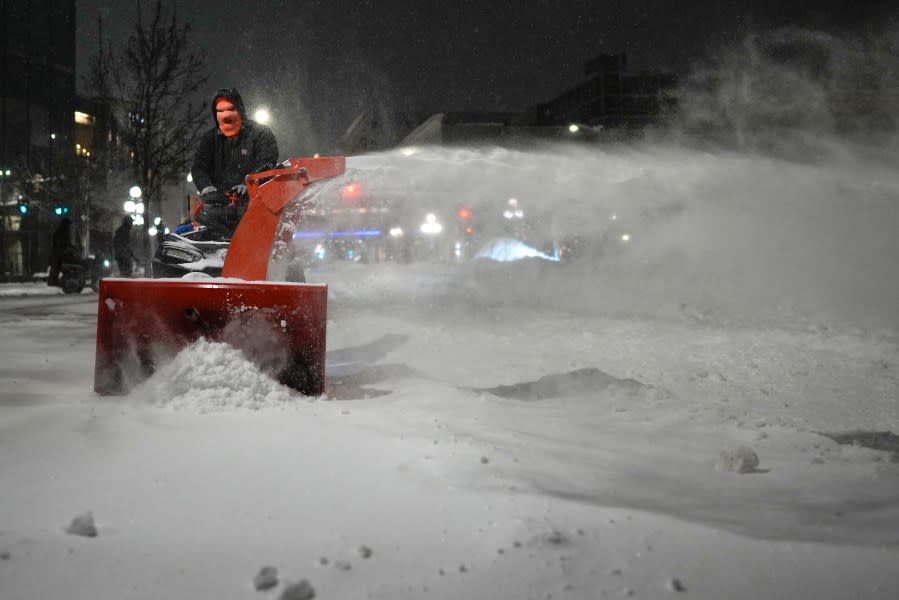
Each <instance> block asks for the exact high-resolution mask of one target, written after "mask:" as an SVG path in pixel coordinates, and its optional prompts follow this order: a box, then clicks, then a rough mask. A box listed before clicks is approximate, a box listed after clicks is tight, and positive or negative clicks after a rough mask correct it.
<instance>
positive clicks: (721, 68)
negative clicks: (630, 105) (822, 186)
mask: <svg viewBox="0 0 899 600" xmlns="http://www.w3.org/2000/svg"><path fill="white" fill-rule="evenodd" d="M897 33H899V28H897V27H896V26H895V25H894V26H892V29H891V30H890V31H887V32H886V33H885V34H883V35H880V36H877V37H871V38H866V39H860V38H850V37H841V36H837V35H834V34H830V33H824V32H819V31H810V30H804V29H795V28H784V29H779V30H776V31H773V32H768V33H755V34H750V35H748V36H747V37H746V38H744V39H743V40H742V42H741V43H740V44H739V45H737V46H735V47H727V48H722V49H719V50H718V51H716V52H713V53H711V55H712V56H715V57H717V58H716V59H713V60H712V61H711V62H708V63H706V64H705V65H701V66H697V67H696V68H694V70H693V72H692V73H691V75H690V76H689V77H688V78H687V80H686V81H685V82H684V85H683V86H682V89H681V91H680V94H679V101H678V103H679V114H678V117H679V119H678V126H679V128H681V129H682V131H683V132H685V133H687V134H689V135H691V136H692V137H697V136H699V137H702V138H706V139H708V138H712V140H713V141H716V142H719V143H721V144H723V145H725V146H727V147H732V148H733V147H735V148H738V149H746V150H752V151H762V152H766V153H773V154H775V155H778V156H783V157H785V158H791V159H797V158H801V159H802V160H809V159H810V158H814V157H820V156H822V155H825V156H827V155H832V154H833V153H834V152H837V153H838V152H840V151H841V150H840V146H841V144H843V143H846V142H851V143H853V144H859V143H861V144H865V145H869V144H872V143H873V144H876V145H878V146H882V145H885V144H894V143H895V137H896V133H897V126H899V109H897V104H896V98H897V95H899V45H897Z"/></svg>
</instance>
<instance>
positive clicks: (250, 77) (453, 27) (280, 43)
mask: <svg viewBox="0 0 899 600" xmlns="http://www.w3.org/2000/svg"><path fill="white" fill-rule="evenodd" d="M76 2H77V7H78V48H77V52H78V57H77V61H78V68H79V77H80V76H81V75H83V74H85V73H86V67H87V64H88V60H89V58H90V57H91V56H92V55H94V54H95V53H96V48H97V24H96V22H97V16H102V17H103V18H104V21H105V25H104V35H105V37H107V39H108V40H109V41H111V42H113V43H117V42H118V43H121V42H123V41H124V40H125V39H126V38H127V35H128V34H129V32H130V31H131V29H132V28H133V25H134V22H135V15H136V8H135V6H136V1H135V0H130V1H129V0H124V1H123V2H121V3H110V2H108V1H107V0H76ZM164 4H165V5H168V6H171V2H164ZM889 4H890V3H887V2H865V1H863V0H862V1H859V2H846V1H840V2H837V1H832V0H823V1H818V2H796V1H791V0H783V1H774V0H771V1H769V0H761V1H756V2H751V1H750V2H738V1H735V0H718V1H709V0H704V1H703V0H670V1H664V0H662V1H660V0H656V1H648V0H612V1H599V0H557V1H540V0H530V1H491V0H455V1H445V0H444V1H435V0H409V1H406V2H399V1H396V0H380V1H373V0H351V1H344V0H323V1H320V0H305V1H298V0H295V1H288V0H267V1H256V2H253V1H240V0H231V1H230V2H227V1H221V0H217V1H214V0H193V1H179V2H175V3H174V5H175V6H176V10H177V14H178V17H179V20H181V21H186V22H188V23H190V24H191V26H192V29H193V32H194V42H195V43H196V45H197V46H198V48H199V49H200V50H201V51H202V52H203V54H204V55H205V57H206V61H207V65H208V67H209V73H210V79H209V82H208V87H209V92H210V94H211V93H212V92H213V91H214V90H215V89H216V88H219V87H230V86H235V87H237V88H238V89H239V90H240V91H241V93H242V95H243V96H244V100H245V101H246V103H247V107H248V109H250V110H251V111H252V110H253V108H255V107H256V106H259V105H261V104H265V105H267V106H268V107H270V109H271V112H272V114H273V122H272V128H273V129H274V131H275V134H276V136H277V137H278V141H279V145H280V146H281V154H282V157H287V156H290V155H299V154H306V153H312V152H328V151H329V150H330V149H331V148H333V147H334V146H335V145H336V144H337V142H338V141H339V138H340V136H341V135H342V133H343V132H344V131H345V129H346V128H347V127H348V126H349V125H350V123H351V122H352V120H353V119H354V118H355V117H356V116H357V115H358V114H360V112H362V111H363V110H365V109H366V108H370V109H374V110H385V111H390V112H397V111H402V112H406V113H410V114H416V115H427V114H431V113H434V112H442V111H449V110H511V111H518V110H523V109H525V108H527V107H528V106H532V105H534V104H536V103H538V102H542V101H545V100H548V99H550V98H552V97H554V96H556V95H557V94H559V93H560V92H562V91H564V90H565V89H567V88H569V87H571V86H573V85H574V84H576V83H577V82H579V81H580V80H581V79H583V76H584V71H583V69H584V63H585V62H586V61H588V60H590V59H591V58H593V57H595V56H596V55H598V54H601V53H618V52H627V54H628V63H629V67H630V68H631V70H635V71H640V70H644V69H645V70H666V71H673V72H676V73H685V72H687V70H688V69H689V68H690V65H691V64H693V62H694V61H695V60H696V59H700V58H702V57H704V56H708V55H709V53H710V52H713V51H714V50H713V49H714V48H717V47H720V45H721V44H728V43H736V42H737V41H738V40H739V39H741V38H742V37H743V35H745V32H747V31H750V30H756V31H759V30H766V29H771V28H774V27H779V26H786V25H794V26H802V27H806V28H812V29H819V30H824V31H828V32H836V33H846V32H852V33H853V34H857V35H865V34H868V33H872V32H873V31H874V30H875V29H876V28H882V27H883V23H884V21H885V18H886V17H889V16H890V14H889V12H888V10H889V9H888V5H889ZM144 5H145V7H149V6H150V5H149V2H148V1H147V0H144ZM850 6H851V7H852V8H850ZM897 12H899V11H897ZM80 87H81V88H83V85H82V86H80Z"/></svg>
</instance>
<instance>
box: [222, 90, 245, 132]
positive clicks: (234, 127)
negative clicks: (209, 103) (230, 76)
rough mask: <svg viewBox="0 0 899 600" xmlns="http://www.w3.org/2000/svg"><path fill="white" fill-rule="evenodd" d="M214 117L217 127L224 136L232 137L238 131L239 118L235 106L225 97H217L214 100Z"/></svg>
mask: <svg viewBox="0 0 899 600" xmlns="http://www.w3.org/2000/svg"><path fill="white" fill-rule="evenodd" d="M215 118H216V120H217V121H218V124H219V129H220V130H221V132H222V133H223V134H225V137H232V136H235V135H237V134H238V132H240V126H241V124H242V123H241V120H240V113H239V112H237V107H236V106H234V103H233V102H231V101H230V100H228V99H227V98H219V99H218V100H216V101H215Z"/></svg>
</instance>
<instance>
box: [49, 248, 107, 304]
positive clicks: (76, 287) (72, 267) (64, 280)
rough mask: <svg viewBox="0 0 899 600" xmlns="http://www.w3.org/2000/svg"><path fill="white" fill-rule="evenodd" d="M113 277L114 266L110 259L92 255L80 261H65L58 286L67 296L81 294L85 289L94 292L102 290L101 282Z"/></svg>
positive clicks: (61, 268)
mask: <svg viewBox="0 0 899 600" xmlns="http://www.w3.org/2000/svg"><path fill="white" fill-rule="evenodd" d="M111 275H112V264H111V262H110V260H109V259H108V258H103V257H101V256H98V255H96V254H90V255H88V256H86V257H85V258H82V259H81V260H80V261H78V262H75V261H63V263H62V265H61V266H60V269H59V283H58V284H57V285H58V286H59V287H60V288H62V291H63V292H64V293H66V294H80V293H81V292H82V290H84V288H85V287H90V289H91V290H93V291H94V292H96V291H98V290H99V289H100V280H101V279H103V278H104V277H110V276H111Z"/></svg>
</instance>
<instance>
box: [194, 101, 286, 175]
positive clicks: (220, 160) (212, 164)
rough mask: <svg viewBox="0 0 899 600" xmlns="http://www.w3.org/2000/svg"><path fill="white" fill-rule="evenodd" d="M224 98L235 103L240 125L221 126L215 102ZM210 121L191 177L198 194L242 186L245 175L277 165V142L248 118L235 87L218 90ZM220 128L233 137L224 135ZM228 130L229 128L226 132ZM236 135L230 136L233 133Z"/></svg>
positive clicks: (195, 159) (198, 150) (271, 135)
mask: <svg viewBox="0 0 899 600" xmlns="http://www.w3.org/2000/svg"><path fill="white" fill-rule="evenodd" d="M223 98H224V99H226V100H229V101H231V102H232V103H233V104H234V107H235V108H236V110H237V115H239V123H237V124H236V127H235V124H233V123H228V124H224V123H223V124H221V125H220V123H219V119H218V117H217V113H216V103H217V102H218V101H219V100H221V99H223ZM212 119H213V123H214V124H215V126H214V127H213V128H212V129H210V130H209V131H207V132H206V133H204V134H203V136H202V137H201V138H200V143H199V145H198V146H197V151H196V153H195V154H194V162H193V166H192V167H191V175H192V176H193V180H194V184H195V185H196V186H197V189H198V190H200V191H201V192H202V191H203V190H204V189H205V188H207V187H209V186H212V187H215V188H216V189H218V190H219V191H222V192H227V191H228V190H230V189H231V188H233V187H234V186H235V185H239V184H243V183H244V178H245V177H246V175H247V174H248V173H253V172H255V171H257V170H259V169H260V168H261V167H270V166H272V165H274V164H275V163H277V162H278V143H277V142H276V141H275V136H274V134H273V133H272V131H271V130H270V129H269V128H268V127H266V126H265V125H261V124H259V123H256V122H255V121H251V120H250V119H248V118H247V114H246V109H245V108H244V104H243V99H242V98H241V97H240V94H239V93H237V90H236V89H234V88H230V89H221V90H219V91H217V92H216V93H215V95H214V96H213V98H212ZM223 127H224V128H226V130H227V131H228V133H231V134H232V135H231V136H230V137H228V136H226V134H225V133H224V132H223ZM228 128H230V129H228ZM235 129H236V130H237V134H236V135H233V131H234V130H235Z"/></svg>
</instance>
